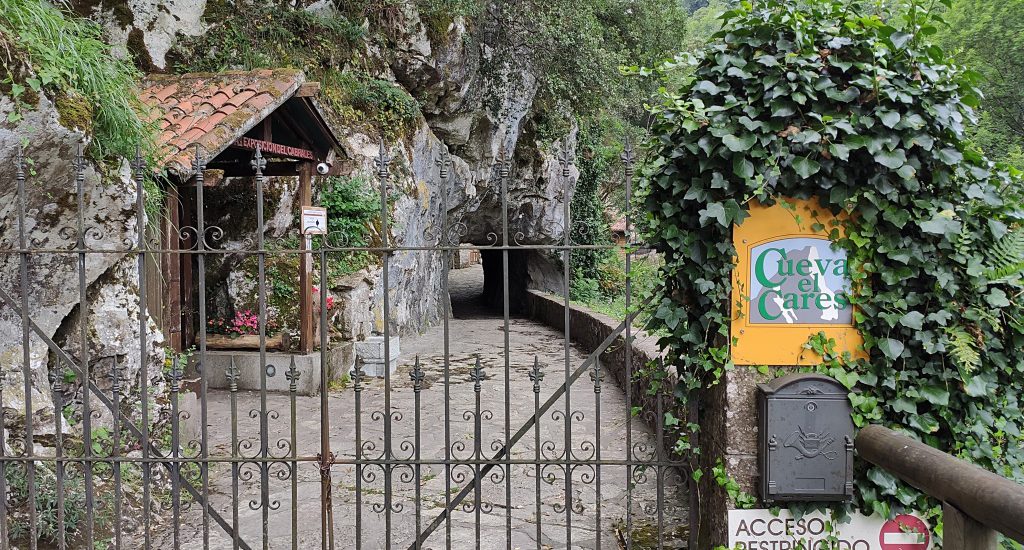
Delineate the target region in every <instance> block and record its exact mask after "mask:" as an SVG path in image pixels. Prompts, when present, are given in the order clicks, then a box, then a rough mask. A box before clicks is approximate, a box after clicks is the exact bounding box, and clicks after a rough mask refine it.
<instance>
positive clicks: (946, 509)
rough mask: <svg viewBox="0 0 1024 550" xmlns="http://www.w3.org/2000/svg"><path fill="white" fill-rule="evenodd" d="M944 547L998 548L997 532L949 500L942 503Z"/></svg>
mask: <svg viewBox="0 0 1024 550" xmlns="http://www.w3.org/2000/svg"><path fill="white" fill-rule="evenodd" d="M942 547H943V548H945V549H946V550H996V549H997V548H998V547H999V538H998V537H997V536H996V532H995V531H994V530H992V529H989V528H988V527H985V526H984V525H982V524H980V523H978V522H977V521H974V519H973V518H971V517H970V516H968V515H967V514H965V513H963V512H961V511H960V510H959V509H958V508H957V507H956V506H953V505H952V504H950V503H948V502H944V503H943V504H942Z"/></svg>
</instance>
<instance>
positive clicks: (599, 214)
mask: <svg viewBox="0 0 1024 550" xmlns="http://www.w3.org/2000/svg"><path fill="white" fill-rule="evenodd" d="M601 137H602V136H601V134H600V133H598V132H597V131H596V130H595V128H593V127H592V126H591V125H588V124H583V125H581V126H580V130H579V133H578V134H577V141H576V166H577V167H578V168H579V171H580V176H579V178H578V179H577V180H576V189H575V190H574V191H573V194H572V201H571V202H570V203H569V212H570V217H571V219H572V227H571V230H570V239H571V240H572V242H573V244H577V245H607V244H609V238H608V222H607V221H605V219H604V208H603V205H602V204H601V199H600V197H599V196H598V193H599V191H600V186H601V182H602V181H603V180H605V179H607V178H608V177H609V175H610V174H609V172H610V171H611V170H610V165H611V163H610V159H609V157H610V155H608V154H602V151H601V145H602V144H601V143H600V139H601ZM569 254H570V256H569V258H570V259H569V264H570V267H571V269H572V276H573V278H574V279H587V280H591V281H595V285H594V286H595V289H596V280H597V278H598V276H599V273H598V266H599V265H600V264H601V262H602V261H603V260H604V259H605V258H606V257H607V256H608V254H609V251H608V250H607V249H597V248H595V249H584V250H573V251H571V252H570V253H569ZM574 285H575V282H574Z"/></svg>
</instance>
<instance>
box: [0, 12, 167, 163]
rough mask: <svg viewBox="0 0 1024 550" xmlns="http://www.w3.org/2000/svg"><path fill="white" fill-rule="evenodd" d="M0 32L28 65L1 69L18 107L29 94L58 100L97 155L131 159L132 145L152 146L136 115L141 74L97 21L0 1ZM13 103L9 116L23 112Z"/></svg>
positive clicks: (67, 118) (26, 104)
mask: <svg viewBox="0 0 1024 550" xmlns="http://www.w3.org/2000/svg"><path fill="white" fill-rule="evenodd" d="M0 35H2V36H3V37H4V38H5V40H6V41H7V42H12V43H14V44H15V45H17V46H18V47H19V48H20V49H21V50H23V51H24V53H25V54H26V55H27V56H28V61H29V62H30V63H31V69H30V70H28V71H27V72H24V73H23V74H18V73H20V72H21V71H18V70H17V68H15V67H13V66H10V65H6V64H5V66H4V67H3V68H2V69H0V70H3V71H5V73H6V74H0V78H2V79H3V80H4V81H5V82H6V84H5V85H4V89H5V91H7V92H8V94H9V95H10V96H11V97H13V98H14V100H15V102H16V103H17V104H18V105H19V108H20V109H24V108H31V107H33V106H34V105H32V104H34V101H33V100H31V98H30V97H29V96H30V94H31V93H35V94H39V93H46V94H47V95H49V96H51V97H56V98H58V99H57V108H58V111H59V112H60V113H61V120H62V122H64V123H65V124H68V125H72V126H78V127H80V128H81V129H83V130H86V131H90V130H91V133H92V136H93V139H92V141H91V143H90V146H89V147H90V154H91V156H93V158H96V159H107V158H110V157H122V158H133V157H134V156H135V148H136V147H142V148H143V150H144V151H146V152H150V151H153V150H155V147H154V141H153V138H154V135H155V133H154V129H153V127H152V125H150V124H147V123H145V122H144V121H143V119H142V118H140V113H142V112H143V107H142V105H141V103H140V102H139V99H138V97H139V94H138V88H137V85H136V83H137V82H138V79H139V77H140V74H139V73H138V71H137V70H136V69H135V67H134V66H133V65H132V64H131V63H130V62H128V61H123V60H119V59H116V58H115V57H114V56H113V55H112V53H111V48H110V46H109V45H108V44H106V43H105V42H104V41H103V36H102V31H101V29H100V27H99V26H98V25H96V24H95V23H92V22H90V21H88V20H85V19H80V18H77V17H74V16H73V15H71V14H70V13H68V12H65V11H64V10H62V9H61V8H58V7H55V6H54V5H52V4H50V3H48V2H45V1H43V0H0ZM20 109H19V110H16V111H15V112H12V113H11V114H10V115H8V122H16V121H17V120H18V119H19V118H20V117H21V116H22V115H21V112H20Z"/></svg>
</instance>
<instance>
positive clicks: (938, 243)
mask: <svg viewBox="0 0 1024 550" xmlns="http://www.w3.org/2000/svg"><path fill="white" fill-rule="evenodd" d="M939 3H940V4H946V3H947V2H946V1H944V0H940V2H939ZM722 20H723V26H722V29H721V31H720V32H718V33H717V34H716V35H715V36H714V41H713V42H712V43H711V44H709V45H708V46H707V47H706V48H705V49H704V50H703V51H702V52H700V53H698V54H696V55H694V56H689V57H679V58H677V59H675V60H674V61H672V62H670V63H668V64H666V66H665V67H663V68H662V70H661V72H662V74H663V75H665V76H666V78H665V86H664V88H663V90H662V91H663V98H662V99H663V101H660V102H658V103H657V105H655V106H654V107H652V138H651V142H650V143H649V146H650V151H651V157H650V159H649V162H648V168H647V170H646V174H645V176H644V178H643V181H642V184H641V186H642V189H641V191H642V200H643V206H644V209H645V210H646V220H645V222H644V223H645V230H646V234H647V239H648V242H650V243H651V244H652V245H653V246H655V247H656V248H657V250H659V251H660V252H661V253H662V254H663V255H664V257H665V263H664V266H663V267H662V270H661V278H662V280H663V281H664V282H663V284H662V286H661V288H660V289H659V291H658V292H659V297H660V302H659V303H658V304H657V309H656V312H655V314H654V317H653V318H652V320H651V324H652V325H654V328H656V329H658V330H659V331H660V333H661V334H662V337H661V340H660V343H661V345H662V346H663V347H664V348H666V349H667V350H668V352H669V358H670V363H671V364H672V365H674V366H675V368H676V369H677V370H678V373H679V387H678V391H677V395H680V396H682V398H683V399H688V398H690V397H692V396H693V395H695V394H696V393H697V392H699V391H701V390H702V389H704V388H707V387H709V386H712V385H714V384H716V383H717V382H718V381H719V380H720V379H721V377H722V375H723V372H724V371H725V370H726V369H729V368H732V365H731V364H730V361H729V355H728V353H725V352H726V351H727V350H728V349H729V346H730V344H731V342H730V341H729V317H730V302H729V300H730V296H731V290H732V289H731V285H730V274H731V271H732V268H733V265H734V263H733V262H734V257H735V256H736V250H735V248H734V247H733V245H732V239H731V234H732V227H733V225H734V224H741V223H743V221H744V219H745V218H746V217H747V216H748V207H749V206H750V204H751V203H752V202H753V201H757V202H759V203H761V204H766V205H768V204H773V203H774V202H776V201H779V200H781V199H783V198H788V197H792V198H811V197H816V198H817V199H818V201H819V202H820V204H821V205H823V208H828V209H830V210H831V211H832V212H833V213H839V212H841V211H845V212H847V213H848V214H849V216H848V221H846V222H845V223H846V227H845V233H843V232H840V231H838V229H837V230H834V231H833V232H832V234H831V238H832V240H833V241H834V243H835V246H838V247H842V248H843V249H845V250H846V251H847V255H848V258H849V261H850V265H851V273H852V274H853V275H852V278H853V279H854V280H853V289H852V290H851V293H850V294H851V296H850V297H851V301H852V302H853V303H854V304H855V306H856V315H855V324H856V326H857V328H858V329H859V331H860V332H861V333H862V334H863V336H864V347H865V350H866V351H867V354H868V358H867V359H857V360H854V359H852V358H851V357H850V356H849V355H847V356H845V357H837V356H835V354H833V353H829V352H828V348H829V346H828V343H827V342H821V341H819V340H815V339H814V338H812V339H811V340H810V341H809V342H808V349H818V350H820V351H819V353H823V355H825V356H827V357H823V359H822V362H823V365H824V367H825V370H827V371H828V372H834V373H836V372H837V373H841V374H843V376H841V377H840V379H841V381H842V382H843V383H844V384H846V385H847V386H848V387H849V388H850V390H851V393H850V396H851V400H852V403H853V405H854V414H853V417H854V422H855V424H856V425H857V426H859V427H862V426H865V425H867V424H882V425H886V426H889V427H893V428H895V429H899V430H901V431H903V432H905V433H907V434H909V435H911V436H912V437H915V438H917V439H919V440H921V441H923V442H925V443H927V444H929V445H932V446H934V447H937V448H939V449H942V450H943V451H946V452H950V453H952V454H954V455H956V456H958V457H960V458H963V459H965V460H968V461H970V462H973V463H976V464H979V465H981V466H983V467H985V468H987V469H989V470H992V471H995V472H997V473H999V474H1001V475H1003V476H1007V477H1010V478H1013V479H1016V480H1018V481H1021V480H1024V470H1022V461H1024V450H1022V444H1024V439H1022V437H1021V428H1022V426H1024V417H1022V413H1021V404H1020V400H1019V397H1018V396H1019V395H1021V394H1022V393H1024V359H1022V356H1021V354H1020V353H1019V352H1017V350H1018V349H1020V347H1021V345H1022V344H1024V317H1022V311H1021V300H1020V296H1021V293H1022V292H1024V285H1022V283H1021V279H1020V276H1019V274H1020V270H1021V268H1022V267H1024V264H1021V260H1022V259H1024V245H1022V242H1024V238H1022V235H1024V232H1022V231H1024V230H1021V229H1019V225H1020V221H1021V204H1022V203H1021V194H1020V189H1021V183H1020V179H1019V178H1020V174H1019V173H1017V172H1016V171H1015V170H1013V169H1012V168H1008V167H1004V166H1000V165H996V164H995V163H993V162H990V161H989V160H987V159H986V158H985V157H984V156H983V155H982V154H981V153H980V152H979V151H977V150H976V149H974V148H972V147H971V146H970V144H969V142H968V141H967V140H966V138H965V128H966V127H968V126H969V125H970V124H972V123H973V122H974V120H975V114H974V113H975V112H974V109H975V108H976V107H977V106H978V105H979V103H980V101H981V97H980V94H979V92H978V90H977V89H976V87H975V85H976V83H977V77H976V75H975V74H973V73H972V72H970V71H968V70H966V69H965V68H963V67H960V66H957V65H956V64H954V63H952V62H951V61H950V60H949V59H948V57H947V55H946V54H945V53H944V52H943V51H942V50H941V49H940V48H938V47H936V46H935V45H933V44H931V43H930V38H929V37H930V36H932V35H933V34H934V33H936V28H937V25H938V24H939V23H940V22H939V21H938V16H937V15H935V14H934V13H932V12H931V11H930V10H928V9H924V8H923V7H922V6H920V5H918V4H917V3H916V2H904V3H902V4H900V6H899V9H898V10H897V11H896V12H895V13H893V14H890V15H888V16H879V15H876V14H875V11H874V10H872V9H870V6H867V5H864V4H862V3H861V2H860V1H859V0H848V1H841V0H802V1H799V2H794V1H782V0H761V1H758V2H756V4H754V3H751V2H744V3H742V5H741V6H740V7H739V8H737V9H735V10H732V11H728V12H726V13H725V14H724V15H723V16H722ZM680 68H685V69H686V70H685V71H682V70H679V69H680ZM680 73H685V74H686V75H687V76H685V77H684V78H682V79H680V78H679V77H678V75H679V74H680ZM669 76H671V78H669ZM716 475H717V474H716ZM856 476H857V477H856V481H857V482H856V486H857V495H856V501H855V505H856V506H857V507H858V508H860V509H861V510H862V511H865V512H867V513H871V512H878V513H880V514H882V515H885V516H889V515H891V514H893V513H896V512H898V511H901V510H925V511H931V513H933V514H934V513H936V512H935V511H936V506H937V503H936V502H934V501H932V500H931V499H929V498H928V497H927V496H926V495H923V494H921V493H920V492H918V491H916V490H915V489H913V488H911V487H909V486H907V485H904V484H902V483H900V482H898V481H897V480H896V479H895V478H894V477H892V476H891V475H889V474H887V473H886V472H884V471H882V470H881V469H878V468H873V467H870V466H869V465H867V464H864V463H863V462H860V466H859V469H858V471H857V472H856Z"/></svg>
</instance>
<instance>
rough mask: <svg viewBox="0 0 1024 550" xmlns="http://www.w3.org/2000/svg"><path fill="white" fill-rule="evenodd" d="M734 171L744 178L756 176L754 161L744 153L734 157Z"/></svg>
mask: <svg viewBox="0 0 1024 550" xmlns="http://www.w3.org/2000/svg"><path fill="white" fill-rule="evenodd" d="M732 173H733V174H736V175H737V176H739V177H741V178H743V179H750V178H752V177H754V163H753V162H750V160H748V159H747V157H746V156H744V155H736V156H734V157H733V158H732Z"/></svg>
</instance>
